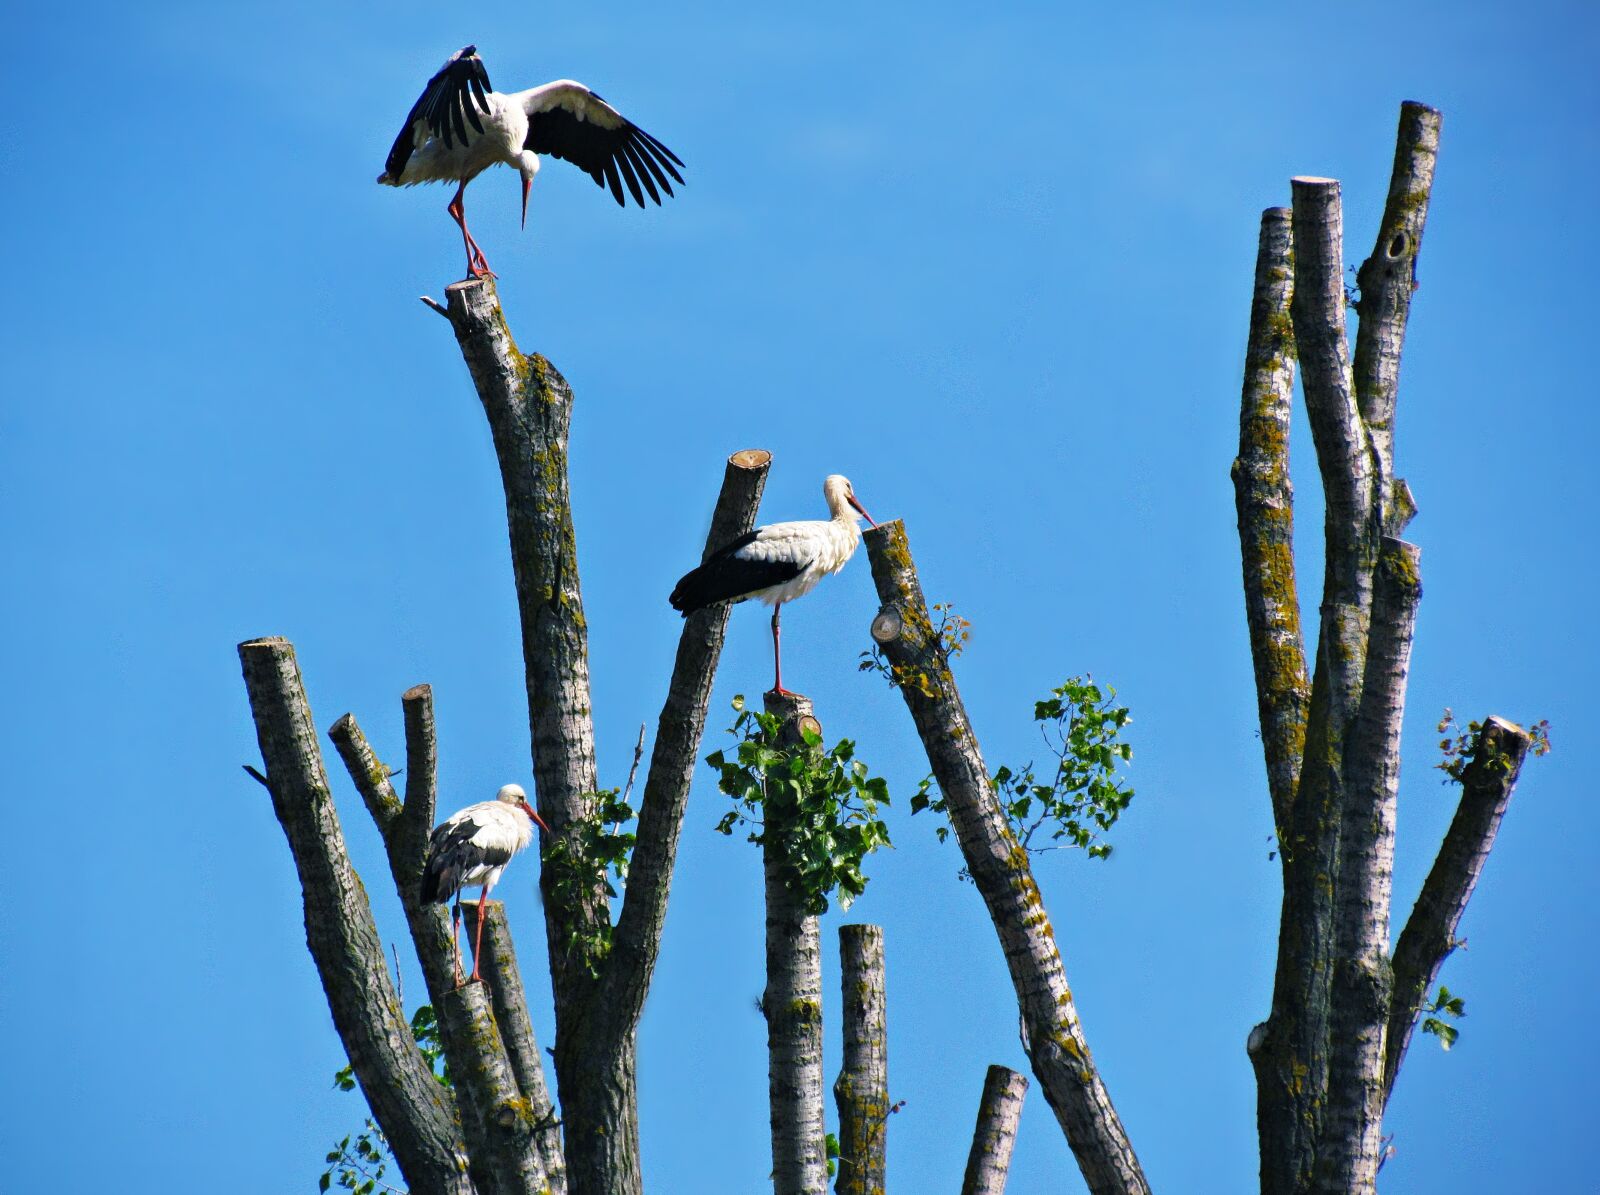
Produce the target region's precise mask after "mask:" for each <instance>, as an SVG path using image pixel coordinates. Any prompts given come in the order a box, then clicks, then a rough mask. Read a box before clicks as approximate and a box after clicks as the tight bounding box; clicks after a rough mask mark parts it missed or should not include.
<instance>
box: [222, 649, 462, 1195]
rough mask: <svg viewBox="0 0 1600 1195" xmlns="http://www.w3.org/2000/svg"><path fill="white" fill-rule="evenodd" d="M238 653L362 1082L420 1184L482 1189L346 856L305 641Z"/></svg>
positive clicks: (348, 1049)
mask: <svg viewBox="0 0 1600 1195" xmlns="http://www.w3.org/2000/svg"><path fill="white" fill-rule="evenodd" d="M239 659H240V662H241V664H242V665H243V668H244V681H245V689H246V691H247V693H248V694H249V698H250V710H251V713H252V714H253V715H254V717H255V724H256V738H257V741H258V742H259V743H260V746H261V758H262V760H263V762H264V763H265V764H266V785H267V791H268V793H269V794H270V795H271V797H272V810H273V813H274V814H276V815H277V818H278V822H279V824H280V825H281V826H282V827H283V832H284V835H285V837H287V838H288V840H289V850H290V852H291V853H292V854H293V856H294V861H295V867H296V870H297V871H298V872H299V876H300V889H301V893H302V895H303V897H304V901H305V922H306V945H307V946H308V947H310V950H311V957H312V959H313V961H314V962H315V963H316V966H317V973H318V976H319V977H320V978H321V980H322V987H323V991H324V992H326V993H327V997H328V1008H329V1010H330V1011H331V1012H332V1013H333V1023H334V1028H335V1029H337V1030H338V1033H339V1039H340V1041H342V1042H343V1043H344V1048H345V1053H346V1054H347V1055H348V1057H349V1059H350V1065H351V1067H352V1069H353V1070H354V1071H355V1076H356V1080H357V1081H358V1082H359V1083H360V1084H361V1090H362V1093H363V1094H364V1095H365V1096H366V1098H367V1103H368V1105H369V1106H370V1107H371V1108H372V1115H373V1118H374V1119H375V1120H376V1121H377V1122H378V1126H379V1127H380V1128H381V1129H382V1130H383V1132H384V1135H385V1136H387V1137H388V1139H389V1144H390V1147H391V1148H392V1149H393V1150H394V1155H395V1161H396V1162H397V1163H398V1165H399V1167H400V1172H401V1173H402V1174H403V1175H405V1178H406V1182H407V1183H408V1184H409V1185H410V1187H411V1190H412V1191H414V1192H417V1193H418V1195H432V1193H434V1192H439V1193H448V1195H473V1192H474V1188H473V1184H472V1181H471V1179H470V1178H469V1177H468V1169H467V1161H468V1160H467V1153H466V1149H465V1146H464V1144H463V1142H462V1139H461V1134H460V1132H459V1130H458V1129H457V1127H456V1119H455V1108H454V1107H453V1105H452V1101H451V1100H450V1098H449V1093H448V1092H447V1091H446V1090H445V1089H444V1088H443V1087H441V1086H440V1085H439V1083H438V1081H437V1080H435V1079H434V1077H433V1072H432V1071H431V1070H430V1069H429V1068H428V1064H427V1062H426V1061H425V1060H424V1059H423V1057H422V1053H421V1051H420V1050H418V1049H417V1045H416V1042H415V1041H413V1040H412V1037H411V1026H410V1022H409V1021H408V1020H407V1018H406V1016H405V1013H404V1012H403V1011H402V1010H401V1008H400V1001H399V1000H398V998H396V996H395V992H394V986H393V984H391V983H390V981H389V967H388V963H387V961H386V960H385V958H384V954H383V942H382V939H380V938H379V936H378V931H377V928H376V926H375V925H374V924H373V921H372V909H371V907H370V906H369V905H368V903H367V894H366V889H365V888H363V887H362V885H361V880H360V878H359V877H358V876H357V875H356V873H355V869H354V868H353V867H352V866H351V865H350V859H349V856H348V855H347V854H346V852H345V847H344V834H343V831H342V830H341V829H340V827H339V818H338V814H337V813H336V812H335V811H334V807H333V798H332V795H331V792H330V790H329V785H328V774H327V771H326V769H325V768H324V766H323V762H322V752H321V751H320V749H319V748H318V746H317V733H316V728H315V726H314V725H313V724H312V721H311V709H310V706H309V704H308V703H307V702H306V696H305V686H304V684H303V683H302V681H301V679H300V668H299V665H298V664H297V663H296V661H295V655H294V648H293V647H291V646H290V645H289V643H288V641H287V640H284V639H277V638H271V639H253V640H250V641H248V642H245V643H241V644H240V645H239ZM385 779H387V778H385Z"/></svg>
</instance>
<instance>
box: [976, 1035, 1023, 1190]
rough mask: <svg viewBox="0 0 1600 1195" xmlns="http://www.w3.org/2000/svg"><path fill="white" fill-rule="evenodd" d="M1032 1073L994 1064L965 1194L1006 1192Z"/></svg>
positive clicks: (982, 1104)
mask: <svg viewBox="0 0 1600 1195" xmlns="http://www.w3.org/2000/svg"><path fill="white" fill-rule="evenodd" d="M1027 1094H1028V1077H1027V1076H1026V1075H1019V1074H1018V1073H1017V1072H1016V1071H1014V1070H1011V1069H1010V1068H1008V1067H1004V1066H991V1067H990V1068H989V1073H988V1074H987V1075H985V1076H984V1079H983V1098H982V1099H981V1100H979V1101H978V1127H977V1128H976V1129H974V1130H973V1133H972V1152H971V1153H970V1154H968V1155H967V1172H966V1175H965V1177H963V1179H962V1180H961V1195H1003V1193H1004V1191H1005V1189H1006V1176H1007V1175H1008V1174H1009V1173H1010V1171H1011V1150H1012V1147H1013V1146H1015V1145H1016V1143H1017V1122H1018V1121H1019V1120H1021V1119H1022V1100H1023V1097H1025V1096H1026V1095H1027Z"/></svg>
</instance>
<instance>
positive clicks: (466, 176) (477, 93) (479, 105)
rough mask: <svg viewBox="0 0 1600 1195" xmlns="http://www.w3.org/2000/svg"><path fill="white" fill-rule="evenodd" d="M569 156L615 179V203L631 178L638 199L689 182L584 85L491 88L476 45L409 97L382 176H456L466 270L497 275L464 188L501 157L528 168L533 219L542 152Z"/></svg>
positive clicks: (454, 212) (661, 150)
mask: <svg viewBox="0 0 1600 1195" xmlns="http://www.w3.org/2000/svg"><path fill="white" fill-rule="evenodd" d="M540 154H550V155H551V156H552V157H557V158H565V159H566V160H567V161H569V162H571V163H572V164H573V165H574V166H576V167H577V168H578V169H579V170H582V171H584V172H585V173H586V174H588V175H589V177H590V178H592V179H594V181H595V183H596V185H598V186H610V188H611V194H612V196H613V197H615V199H616V201H617V204H618V205H619V206H622V207H626V206H627V201H626V200H625V199H624V198H623V196H622V187H623V184H624V183H626V184H627V187H628V191H629V193H630V194H631V195H632V196H633V199H634V202H635V203H637V204H638V205H639V206H640V207H643V206H644V197H645V195H647V194H648V195H649V196H650V198H651V199H652V200H654V201H655V202H656V203H657V204H659V203H660V202H661V192H662V191H665V192H666V193H667V195H668V196H671V194H672V183H669V182H668V181H667V176H668V175H671V177H672V180H673V182H676V183H679V184H680V185H681V184H682V183H683V176H682V175H680V174H679V173H678V172H677V170H676V169H675V168H674V167H675V166H682V165H683V163H682V162H681V161H680V160H679V159H678V156H677V155H676V154H674V153H673V152H672V151H671V150H670V149H668V148H667V147H666V146H665V145H662V144H661V142H659V141H657V140H656V139H655V138H654V137H652V136H650V134H649V133H647V132H645V131H644V130H643V129H641V128H639V127H638V126H637V125H635V124H633V123H632V122H631V121H629V120H628V119H627V118H626V117H624V116H623V115H622V113H620V112H618V111H617V110H616V109H615V108H613V107H612V106H611V105H610V104H608V103H606V102H605V101H604V100H603V99H601V98H600V97H599V96H597V95H596V94H595V93H594V92H592V91H590V90H589V89H588V88H587V87H585V86H584V85H583V84H582V83H574V82H573V81H572V80H571V79H558V80H556V81H555V82H554V83H546V84H545V85H544V86H543V87H534V88H532V89H530V90H528V91H515V92H511V93H509V94H502V93H501V92H498V91H495V90H493V88H491V87H490V85H489V72H488V71H487V70H485V69H484V66H483V59H481V58H479V57H478V49H477V47H476V46H464V47H463V48H462V49H460V50H457V51H456V52H455V53H454V54H452V55H450V58H449V60H448V61H446V62H445V64H444V65H443V66H442V67H440V68H439V72H438V74H436V75H434V76H433V78H431V79H429V80H428V85H427V86H426V87H424V88H423V89H422V94H421V95H420V96H418V97H417V102H416V103H415V104H413V105H411V112H410V114H409V115H408V116H407V117H406V123H405V126H404V127H403V128H402V129H401V130H400V136H399V137H397V138H395V143H394V148H393V149H391V150H390V151H389V159H388V161H386V162H385V163H384V166H383V173H382V174H380V175H379V176H378V181H379V182H380V183H382V184H384V185H385V186H388V187H410V186H415V185H416V184H417V183H448V182H453V183H455V184H456V193H455V197H454V198H453V199H451V200H450V203H449V206H448V207H447V208H446V210H447V211H448V212H449V213H450V217H451V219H453V220H454V221H455V222H456V224H457V225H459V226H460V228H461V239H462V242H463V243H464V244H465V245H466V249H467V274H468V275H469V276H470V277H473V278H479V277H482V276H484V275H489V276H490V277H493V274H492V273H491V271H490V269H489V263H488V262H487V261H485V260H484V256H483V250H482V249H480V248H479V247H478V242H477V241H475V240H473V238H472V234H471V233H470V232H468V231H467V216H466V209H465V208H464V207H463V206H462V194H463V193H464V192H465V191H466V189H467V184H468V183H470V182H471V181H472V180H473V179H475V178H476V177H477V176H478V175H480V174H482V173H483V172H484V171H485V170H487V169H488V168H489V167H490V166H493V165H495V164H496V163H497V162H504V163H505V164H506V165H508V166H513V167H515V168H516V170H517V171H518V173H520V174H521V175H522V223H523V226H524V227H526V226H527V223H528V189H529V188H530V187H532V186H533V176H534V175H536V174H538V173H539V155H540Z"/></svg>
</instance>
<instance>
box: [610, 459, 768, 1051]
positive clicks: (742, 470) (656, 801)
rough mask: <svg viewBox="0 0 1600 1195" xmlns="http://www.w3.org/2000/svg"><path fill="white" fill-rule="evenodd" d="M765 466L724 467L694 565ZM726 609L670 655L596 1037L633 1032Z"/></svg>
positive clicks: (745, 521) (744, 516) (741, 516)
mask: <svg viewBox="0 0 1600 1195" xmlns="http://www.w3.org/2000/svg"><path fill="white" fill-rule="evenodd" d="M771 465H772V454H771V453H770V452H767V451H765V450H764V449H760V448H747V449H744V450H743V451H740V452H736V453H734V454H733V455H732V456H730V457H729V458H728V464H727V468H726V470H725V471H724V473H723V477H722V492H721V493H720V494H719V495H718V497H717V505H716V508H715V510H714V511H713V513H712V516H711V531H710V533H709V534H708V535H707V536H706V547H705V552H704V553H703V554H702V556H701V559H702V560H704V559H706V558H708V557H709V556H710V555H711V554H712V553H713V552H715V551H716V550H717V549H718V548H720V547H722V546H723V545H724V544H728V543H731V542H732V541H734V540H735V539H738V538H739V536H741V535H743V534H745V532H747V531H749V530H750V529H751V528H752V527H754V526H755V521H756V511H757V509H758V508H759V507H760V505H761V492H762V490H763V489H765V487H766V482H767V471H768V469H769V468H771ZM729 609H730V608H729V606H728V605H727V604H726V603H718V604H717V605H715V606H711V607H708V608H706V609H704V610H696V611H695V612H694V613H693V614H690V615H689V616H688V617H687V618H686V619H684V624H683V633H682V634H681V635H680V636H679V637H678V655H677V658H676V659H675V660H674V662H673V665H672V680H671V681H670V682H669V684H668V685H667V700H666V703H665V704H664V705H663V706H662V707H661V717H660V719H659V721H658V722H657V724H656V739H655V745H654V746H653V747H652V748H651V751H650V770H649V771H648V772H647V773H646V774H645V781H644V793H643V795H642V796H641V797H640V806H639V831H638V835H639V836H638V841H637V842H636V843H635V845H634V848H633V858H632V860H631V861H630V863H629V866H628V886H627V890H626V893H625V895H624V896H623V900H622V911H621V913H620V915H619V916H618V918H617V928H616V931H615V933H614V935H613V938H612V948H611V954H610V956H609V958H608V960H607V964H606V972H605V977H604V981H603V984H602V988H601V994H600V997H599V999H598V1000H597V1002H596V1007H597V1009H599V1010H601V1013H602V1016H603V1017H604V1028H605V1031H606V1032H608V1033H610V1034H611V1035H613V1036H616V1037H620V1036H624V1035H626V1034H629V1033H632V1032H633V1030H634V1029H635V1028H636V1027H637V1026H638V1023H639V1014H640V1013H641V1012H642V1011H643V1008H644V998H645V993H646V992H648V991H649V989H650V979H651V976H652V975H653V974H654V971H655V965H656V958H657V956H658V954H659V952H660V949H661V931H662V929H663V927H664V926H665V925H666V917H667V897H668V894H669V892H670V889H671V887H672V869H673V864H674V862H675V860H676V859H677V854H678V837H679V834H680V833H681V832H682V830H683V817H684V813H685V812H686V811H687V810H688V807H689V785H690V781H691V780H692V779H693V776H694V770H695V763H696V761H697V757H698V756H699V754H700V740H701V737H702V735H703V734H704V733H705V726H706V710H707V707H708V706H709V704H710V701H711V683H712V680H713V679H714V678H715V676H716V672H717V662H718V661H719V660H720V659H721V657H722V644H723V640H724V638H725V636H726V634H727V629H728V613H729Z"/></svg>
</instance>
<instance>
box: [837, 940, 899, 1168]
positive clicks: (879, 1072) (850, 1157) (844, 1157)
mask: <svg viewBox="0 0 1600 1195" xmlns="http://www.w3.org/2000/svg"><path fill="white" fill-rule="evenodd" d="M839 990H840V993H841V996H842V999H841V1002H840V1021H841V1023H842V1024H843V1026H844V1063H843V1065H842V1066H841V1067H840V1068H839V1077H838V1079H836V1080H835V1081H834V1084H833V1098H834V1103H835V1105H836V1106H837V1107H838V1109H839V1174H838V1180H837V1182H835V1184H834V1193H835V1195H883V1190H884V1184H885V1181H886V1172H887V1167H888V1149H887V1145H888V1140H887V1138H888V1131H889V1031H888V1023H887V1016H888V993H887V991H886V990H885V982H884V967H883V927H882V926H878V925H841V926H840V927H839Z"/></svg>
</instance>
